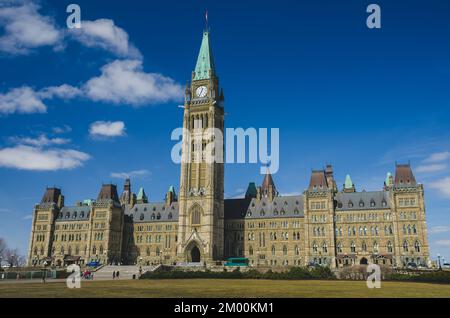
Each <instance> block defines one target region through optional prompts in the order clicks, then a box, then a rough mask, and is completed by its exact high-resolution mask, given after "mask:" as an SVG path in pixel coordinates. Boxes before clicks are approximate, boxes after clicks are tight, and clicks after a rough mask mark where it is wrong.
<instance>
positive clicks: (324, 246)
mask: <svg viewBox="0 0 450 318" xmlns="http://www.w3.org/2000/svg"><path fill="white" fill-rule="evenodd" d="M322 252H324V253H327V252H328V245H327V243H326V242H323V244H322Z"/></svg>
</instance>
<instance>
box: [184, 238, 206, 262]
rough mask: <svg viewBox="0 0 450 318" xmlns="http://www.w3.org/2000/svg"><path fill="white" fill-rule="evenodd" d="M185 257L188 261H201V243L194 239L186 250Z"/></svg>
mask: <svg viewBox="0 0 450 318" xmlns="http://www.w3.org/2000/svg"><path fill="white" fill-rule="evenodd" d="M185 257H186V261H187V262H191V263H199V262H200V261H201V258H202V253H201V251H200V248H199V245H198V243H197V242H195V241H192V242H191V243H190V244H189V245H188V246H187V247H186V250H185Z"/></svg>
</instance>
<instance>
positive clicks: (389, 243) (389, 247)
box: [387, 241, 393, 253]
mask: <svg viewBox="0 0 450 318" xmlns="http://www.w3.org/2000/svg"><path fill="white" fill-rule="evenodd" d="M387 251H388V253H392V251H393V248H392V242H391V241H389V242H388V243H387Z"/></svg>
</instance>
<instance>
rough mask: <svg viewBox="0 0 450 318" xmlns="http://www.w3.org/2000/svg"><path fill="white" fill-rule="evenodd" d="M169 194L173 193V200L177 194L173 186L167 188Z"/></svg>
mask: <svg viewBox="0 0 450 318" xmlns="http://www.w3.org/2000/svg"><path fill="white" fill-rule="evenodd" d="M169 192H172V193H173V196H174V198H176V197H177V193H176V192H175V188H174V186H170V187H169Z"/></svg>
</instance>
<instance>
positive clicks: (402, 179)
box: [395, 163, 417, 187]
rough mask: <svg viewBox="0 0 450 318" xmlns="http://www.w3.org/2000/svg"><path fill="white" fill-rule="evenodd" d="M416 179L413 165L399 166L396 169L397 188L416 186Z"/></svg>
mask: <svg viewBox="0 0 450 318" xmlns="http://www.w3.org/2000/svg"><path fill="white" fill-rule="evenodd" d="M416 184H417V183H416V178H415V177H414V174H413V172H412V169H411V165H410V164H409V163H408V164H397V165H396V167H395V185H396V186H405V187H407V186H415V185H416Z"/></svg>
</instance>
